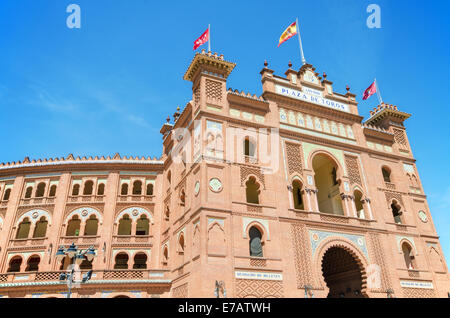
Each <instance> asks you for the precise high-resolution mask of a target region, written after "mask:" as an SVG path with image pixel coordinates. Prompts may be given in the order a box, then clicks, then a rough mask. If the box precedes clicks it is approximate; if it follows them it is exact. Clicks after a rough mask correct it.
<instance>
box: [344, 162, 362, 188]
mask: <svg viewBox="0 0 450 318" xmlns="http://www.w3.org/2000/svg"><path fill="white" fill-rule="evenodd" d="M345 165H346V166H347V173H348V177H349V179H350V182H351V183H352V184H359V185H362V182H361V174H360V173H359V166H358V159H357V158H356V157H351V156H345Z"/></svg>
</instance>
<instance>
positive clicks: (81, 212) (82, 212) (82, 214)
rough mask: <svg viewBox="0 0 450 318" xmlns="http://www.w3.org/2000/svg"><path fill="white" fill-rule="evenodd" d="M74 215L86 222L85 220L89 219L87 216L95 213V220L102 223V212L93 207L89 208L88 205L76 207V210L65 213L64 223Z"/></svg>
mask: <svg viewBox="0 0 450 318" xmlns="http://www.w3.org/2000/svg"><path fill="white" fill-rule="evenodd" d="M74 215H78V217H79V218H80V220H81V221H84V222H86V221H87V220H89V218H90V217H91V215H95V216H96V217H97V220H98V222H99V223H100V224H102V223H103V217H102V214H101V213H100V212H99V211H98V210H96V209H94V208H90V207H81V208H78V209H76V210H73V211H72V212H70V213H69V215H67V217H66V219H65V220H64V224H67V222H68V221H69V220H70V219H72V217H73V216H74Z"/></svg>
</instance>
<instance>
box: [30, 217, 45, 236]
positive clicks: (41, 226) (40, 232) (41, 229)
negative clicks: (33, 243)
mask: <svg viewBox="0 0 450 318" xmlns="http://www.w3.org/2000/svg"><path fill="white" fill-rule="evenodd" d="M47 225H48V221H47V220H46V218H45V216H43V217H41V218H40V220H39V221H37V222H36V226H35V228H34V233H33V238H40V237H45V235H46V234H47Z"/></svg>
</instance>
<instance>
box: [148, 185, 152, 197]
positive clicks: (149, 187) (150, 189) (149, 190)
mask: <svg viewBox="0 0 450 318" xmlns="http://www.w3.org/2000/svg"><path fill="white" fill-rule="evenodd" d="M147 195H153V184H151V183H149V184H147Z"/></svg>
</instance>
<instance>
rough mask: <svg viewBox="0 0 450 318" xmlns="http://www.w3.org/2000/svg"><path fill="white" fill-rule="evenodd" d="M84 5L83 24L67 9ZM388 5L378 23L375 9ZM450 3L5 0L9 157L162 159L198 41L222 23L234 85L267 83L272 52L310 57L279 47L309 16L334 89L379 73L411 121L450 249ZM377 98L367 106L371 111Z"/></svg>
mask: <svg viewBox="0 0 450 318" xmlns="http://www.w3.org/2000/svg"><path fill="white" fill-rule="evenodd" d="M71 3H75V4H78V5H80V7H81V10H82V16H81V18H82V27H81V29H79V30H75V29H68V28H67V26H66V18H67V16H68V14H67V13H66V7H67V6H68V5H69V4H71ZM371 3H376V4H378V5H379V6H380V7H381V20H382V28H381V29H369V28H367V26H366V19H367V17H368V16H369V14H368V13H367V12H366V8H367V6H368V5H369V4H371ZM449 11H450V1H406V0H395V1H389V0H383V1H378V0H371V1H364V0H345V1H343V0H316V1H309V0H296V1H286V2H285V3H282V2H279V1H226V2H223V1H222V2H221V1H215V2H214V1H209V2H205V1H198V2H197V3H196V2H194V1H171V2H168V1H158V2H156V1H145V0H133V1H130V0H114V1H112V0H70V1H65V0H58V1H54V0H21V1H15V0H3V1H1V2H0V112H1V113H0V134H1V136H2V138H1V141H2V146H1V148H0V162H8V161H17V160H22V159H23V158H24V157H26V156H29V157H30V158H48V157H63V156H64V157H65V156H67V155H68V154H69V153H73V154H74V155H80V156H84V155H112V154H114V153H116V152H119V153H121V154H122V155H139V156H141V155H145V156H147V155H150V156H152V157H153V156H158V157H159V156H160V154H161V135H160V134H159V129H160V127H161V125H162V124H163V123H164V121H165V118H166V117H167V115H169V114H170V115H172V114H173V113H174V112H175V110H176V107H177V106H184V105H185V104H186V103H187V102H188V101H189V100H190V97H191V85H190V83H189V82H186V81H183V79H182V76H183V74H184V72H185V70H186V68H187V66H188V65H189V62H190V61H191V59H192V57H193V51H192V46H193V41H194V40H195V39H196V38H197V37H198V36H200V35H201V34H202V33H203V31H204V30H205V29H206V27H207V25H208V23H211V26H212V49H213V51H217V52H219V53H222V54H224V55H225V58H226V59H228V60H231V61H234V62H236V63H237V67H236V69H235V70H234V72H233V73H232V74H231V76H230V78H229V81H228V82H229V87H232V88H233V89H239V90H245V91H248V92H251V93H256V94H261V82H260V75H259V71H260V70H261V68H262V67H263V62H264V60H265V59H267V60H268V61H269V63H270V68H272V69H274V70H275V72H276V74H279V75H282V74H284V72H285V71H286V69H287V64H288V62H289V61H290V60H291V61H292V62H293V64H294V68H297V69H298V68H299V67H300V57H299V53H298V43H297V41H296V40H290V41H288V42H287V43H285V44H283V45H282V46H281V47H280V48H277V41H278V38H279V36H280V34H281V33H282V32H283V31H284V29H285V28H286V27H287V26H288V25H289V24H290V23H292V22H293V21H295V18H296V17H298V18H299V22H300V26H301V32H302V37H303V45H304V51H305V55H306V58H307V60H308V62H309V63H311V64H313V65H314V66H315V67H316V68H317V71H318V72H319V73H320V74H322V72H326V73H327V74H328V79H329V80H331V81H333V82H334V89H335V90H336V91H338V92H345V85H347V84H348V85H349V86H350V87H351V92H353V93H355V94H357V95H358V100H359V101H360V102H361V96H362V92H363V91H364V89H365V88H367V86H368V85H369V84H370V83H371V81H372V80H373V78H374V77H376V78H377V79H378V82H379V86H380V89H381V93H382V95H383V99H384V100H385V101H386V102H388V103H391V104H395V105H398V106H399V108H400V109H401V110H403V111H406V112H409V113H412V114H413V116H412V117H411V119H409V120H408V121H407V123H406V125H407V131H408V136H409V139H410V141H411V143H412V145H413V152H414V155H415V157H416V158H417V159H418V162H417V165H418V169H419V172H420V176H421V180H422V183H423V186H424V189H425V192H426V193H427V194H428V202H429V205H430V208H431V211H432V215H433V218H434V223H435V225H436V227H437V230H438V233H439V235H441V243H442V245H443V249H444V252H445V253H446V256H447V259H448V260H450V231H448V230H449V228H450V217H449V214H448V212H447V211H448V210H449V209H450V182H449V180H450V169H447V168H446V164H448V159H447V158H449V156H450V148H449V147H447V146H448V144H449V143H448V141H447V139H448V138H449V137H450V134H449V130H448V124H447V119H448V118H449V106H448V104H449V103H448V102H447V92H448V89H449V87H450V85H449V84H450V79H449V76H448V74H449V72H450V67H449V52H448V50H449V47H450V43H449V41H448V39H449V38H450V21H449V19H448V16H447V15H448V12H449ZM376 104H377V103H376V98H375V97H372V98H371V99H370V100H369V101H365V102H361V103H360V104H359V110H360V114H362V115H363V116H366V117H367V115H368V112H369V109H371V108H373V107H374V106H376Z"/></svg>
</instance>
